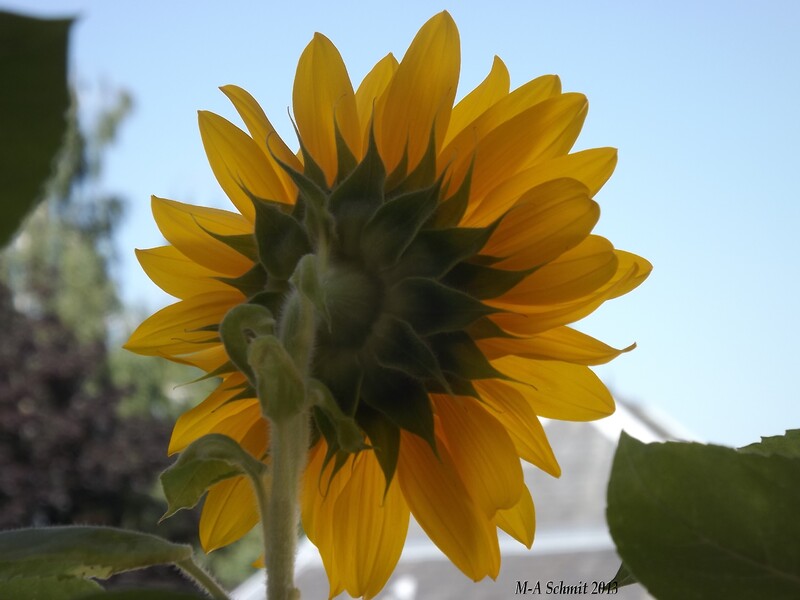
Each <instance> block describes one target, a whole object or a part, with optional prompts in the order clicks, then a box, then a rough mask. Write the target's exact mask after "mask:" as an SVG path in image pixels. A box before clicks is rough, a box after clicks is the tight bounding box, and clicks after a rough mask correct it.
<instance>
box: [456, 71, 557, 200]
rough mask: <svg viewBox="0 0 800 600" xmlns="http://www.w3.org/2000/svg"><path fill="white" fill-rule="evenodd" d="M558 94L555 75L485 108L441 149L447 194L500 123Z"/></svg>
mask: <svg viewBox="0 0 800 600" xmlns="http://www.w3.org/2000/svg"><path fill="white" fill-rule="evenodd" d="M559 94H561V81H560V80H559V79H558V77H557V76H555V75H543V76H542V77H537V78H536V79H534V80H532V81H529V82H528V83H526V84H524V85H522V86H520V87H519V88H517V89H516V90H514V91H513V92H511V93H510V94H508V95H506V96H504V97H502V98H501V99H499V100H498V101H497V102H495V103H494V104H493V105H492V106H490V107H488V108H487V109H486V110H485V111H484V112H483V113H482V114H481V115H480V116H479V117H478V118H476V119H474V120H473V121H472V123H470V124H469V126H467V127H464V128H463V129H462V130H461V131H460V132H459V133H458V134H456V135H454V136H453V138H452V139H451V140H450V141H449V142H448V143H447V145H446V146H444V147H443V149H442V157H443V160H442V166H444V165H449V170H450V174H451V181H450V183H449V188H448V191H449V192H452V191H455V190H456V189H458V186H459V185H460V184H461V181H462V180H463V177H464V175H465V174H466V172H467V169H468V168H469V166H470V164H471V163H472V159H473V155H474V154H475V148H476V146H477V145H478V144H479V143H480V142H481V140H483V139H484V138H485V137H486V136H487V135H488V134H490V133H491V132H492V131H494V130H495V129H497V128H498V127H499V126H500V125H502V124H503V123H506V122H507V121H509V120H510V119H512V118H514V117H516V116H517V115H519V114H520V113H523V112H525V111H527V110H528V109H530V108H531V107H532V106H535V105H536V104H539V103H540V102H543V101H545V100H547V99H548V98H553V97H555V96H558V95H559Z"/></svg>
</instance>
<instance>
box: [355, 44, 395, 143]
mask: <svg viewBox="0 0 800 600" xmlns="http://www.w3.org/2000/svg"><path fill="white" fill-rule="evenodd" d="M397 65H398V63H397V59H396V58H395V57H394V55H393V54H391V53H389V54H387V55H386V56H384V57H383V58H382V59H381V60H379V61H378V62H377V64H376V65H375V66H374V67H372V70H371V71H370V72H369V73H367V75H366V76H365V77H364V79H363V81H362V82H361V85H359V86H358V90H356V110H357V111H358V121H359V124H360V126H361V140H362V147H363V148H366V147H367V143H368V141H369V127H370V123H371V122H372V111H373V109H374V107H375V102H376V101H377V100H378V98H380V97H381V96H382V95H383V93H384V91H386V88H388V87H389V84H390V83H391V81H392V77H394V74H395V72H396V71H397Z"/></svg>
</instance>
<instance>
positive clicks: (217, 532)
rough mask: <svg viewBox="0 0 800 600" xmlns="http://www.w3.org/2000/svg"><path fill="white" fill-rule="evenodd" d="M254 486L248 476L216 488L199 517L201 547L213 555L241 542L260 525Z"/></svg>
mask: <svg viewBox="0 0 800 600" xmlns="http://www.w3.org/2000/svg"><path fill="white" fill-rule="evenodd" d="M258 519H259V517H258V509H257V507H256V499H255V496H254V494H253V486H252V485H251V483H250V480H249V479H248V478H247V477H244V476H242V477H234V478H232V479H226V480H225V481H221V482H220V483H217V484H216V485H214V486H213V487H212V488H211V489H210V490H209V491H208V495H207V496H206V500H205V503H204V504H203V512H202V514H201V515H200V544H201V545H202V546H203V550H205V551H206V552H211V551H212V550H216V549H217V548H222V547H223V546H227V545H228V544H231V543H233V542H235V541H236V540H238V539H239V538H240V537H242V536H243V535H244V534H246V533H247V532H248V531H250V530H251V529H252V528H253V527H255V526H256V524H257V523H258Z"/></svg>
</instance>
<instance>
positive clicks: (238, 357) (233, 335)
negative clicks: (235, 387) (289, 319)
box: [219, 304, 275, 383]
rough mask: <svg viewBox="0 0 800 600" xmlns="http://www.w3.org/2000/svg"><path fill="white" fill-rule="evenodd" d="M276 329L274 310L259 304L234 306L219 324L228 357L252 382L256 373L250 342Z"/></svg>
mask: <svg viewBox="0 0 800 600" xmlns="http://www.w3.org/2000/svg"><path fill="white" fill-rule="evenodd" d="M274 329H275V319H274V318H273V316H272V312H271V311H270V310H269V309H267V308H264V307H263V306H261V305H258V304H238V305H237V306H234V307H233V308H232V309H230V310H229V311H228V312H227V313H226V314H225V316H224V317H223V318H222V321H221V322H220V324H219V330H220V337H221V339H222V345H223V347H224V348H225V352H226V353H227V354H228V358H230V359H231V362H233V364H234V365H236V368H237V369H239V370H240V371H241V372H242V373H244V375H245V376H246V377H247V379H248V381H250V382H251V383H255V373H254V372H253V370H252V368H251V367H250V363H249V362H248V354H249V345H250V342H251V340H253V339H254V338H256V337H259V336H263V335H270V334H271V333H272V332H273V331H274Z"/></svg>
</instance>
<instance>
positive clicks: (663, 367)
mask: <svg viewBox="0 0 800 600" xmlns="http://www.w3.org/2000/svg"><path fill="white" fill-rule="evenodd" d="M3 6H4V8H6V9H13V10H18V11H25V12H29V13H35V14H38V15H42V16H44V15H49V16H63V15H69V14H79V15H81V18H80V21H79V22H78V24H77V25H76V27H75V28H74V30H73V39H72V49H71V74H72V78H73V80H74V81H75V82H76V83H77V84H78V86H79V88H80V89H81V91H82V97H83V98H84V99H85V100H87V101H89V102H91V101H92V100H93V99H94V100H96V98H97V90H98V89H99V88H100V87H102V86H101V85H100V84H103V85H105V86H106V87H108V88H114V87H125V88H127V89H128V90H130V91H131V92H132V93H133V95H134V99H135V102H136V109H135V113H134V114H133V116H132V117H131V118H130V119H128V121H127V122H126V124H125V126H124V131H123V132H122V136H121V139H120V141H119V143H118V144H117V145H116V146H115V147H114V148H113V150H112V151H111V152H110V154H109V158H108V163H107V168H106V174H105V177H104V180H103V186H104V187H105V188H106V189H108V190H111V191H116V192H119V193H121V194H123V195H124V196H125V197H126V198H127V199H128V200H129V204H130V210H129V215H128V219H127V221H126V223H125V224H124V226H123V228H122V232H121V236H120V239H119V248H120V251H121V253H122V255H123V260H122V265H121V271H120V274H119V278H120V281H121V284H122V289H123V292H124V296H125V298H126V299H127V300H128V301H130V302H140V303H146V304H148V305H150V306H156V305H163V304H164V303H166V301H167V298H166V297H164V296H163V295H160V294H159V293H158V292H157V291H156V288H155V286H154V285H152V284H151V283H150V282H149V280H147V279H146V277H144V275H143V274H141V273H140V271H139V269H138V266H137V265H136V262H135V259H134V257H133V248H134V247H149V246H153V245H158V244H159V243H161V238H160V236H159V234H158V232H157V229H156V227H155V225H154V223H153V222H152V220H151V218H150V215H149V196H150V194H158V195H160V196H165V197H169V198H174V199H178V200H183V201H188V202H193V203H197V204H210V205H216V206H225V200H224V197H223V194H222V192H221V190H220V189H219V188H218V186H217V184H216V182H215V180H214V178H213V176H212V174H211V171H210V169H209V167H208V163H207V162H206V159H205V156H204V154H203V149H202V145H201V143H200V136H199V134H198V131H197V122H196V111H197V110H198V109H209V110H212V111H214V112H217V113H220V114H222V115H224V116H227V117H229V118H233V117H234V116H235V113H234V111H233V110H232V108H231V107H230V106H229V104H228V102H227V100H226V99H225V97H224V96H223V95H222V93H221V92H219V91H218V90H217V87H218V86H220V85H223V84H227V83H235V84H238V85H240V86H242V87H244V88H246V89H248V90H249V91H250V92H251V93H252V94H253V95H254V96H255V97H256V98H257V99H259V100H260V102H261V103H262V106H263V107H264V108H265V110H266V111H267V114H268V115H270V117H271V119H272V121H273V123H274V124H275V125H276V127H278V129H279V131H280V132H281V133H282V134H283V135H284V137H285V139H287V140H291V139H293V138H292V135H291V125H290V122H289V119H288V116H287V107H288V106H290V105H291V85H292V79H293V75H294V68H295V66H296V64H297V59H298V57H299V55H300V52H301V51H302V49H303V47H304V46H305V45H306V44H307V43H308V41H309V40H310V39H311V37H312V35H313V33H314V32H315V31H321V32H323V33H324V34H326V35H327V36H328V37H329V38H331V39H332V40H333V42H334V43H335V44H336V45H337V47H338V48H339V50H340V51H341V53H342V55H343V56H344V59H345V62H346V63H347V65H348V68H349V70H350V75H351V77H352V79H353V80H354V81H355V82H358V81H360V79H361V77H362V76H363V75H364V74H365V73H366V72H367V70H368V69H369V68H370V67H371V65H372V64H374V62H376V61H377V60H378V59H379V58H381V57H382V56H383V55H384V54H385V53H387V52H389V51H392V52H394V53H395V54H396V55H397V56H398V57H400V56H402V54H403V52H404V51H405V48H406V47H407V45H408V43H409V42H410V41H411V39H412V37H413V35H414V33H415V32H416V31H417V29H418V28H419V27H420V26H421V25H422V23H423V22H424V21H425V20H427V19H428V18H429V17H430V16H431V15H433V14H434V13H435V12H438V11H439V10H441V9H447V10H449V11H450V12H451V14H452V15H453V17H454V18H455V20H456V22H457V24H458V26H459V29H460V32H461V43H462V77H461V85H460V90H459V92H460V93H459V95H463V94H464V93H465V92H466V91H469V90H470V89H471V88H472V87H473V86H474V85H475V84H477V83H478V82H479V81H480V80H481V79H482V78H483V77H484V75H485V73H486V72H487V71H488V69H489V66H490V65H491V61H492V56H493V55H494V54H497V55H499V56H500V57H502V58H503V59H504V60H505V62H506V64H507V65H508V67H509V70H510V72H511V77H512V85H519V84H522V83H524V82H525V81H527V80H529V79H532V78H533V77H535V76H537V75H540V74H544V73H557V74H559V75H560V76H561V78H562V81H563V85H564V89H565V90H571V91H580V92H583V93H585V94H586V95H587V96H588V98H589V102H590V107H591V108H590V112H589V117H588V119H587V122H586V125H585V128H584V132H583V134H582V136H581V138H580V139H579V141H578V147H579V148H589V147H595V146H615V147H617V148H619V151H620V162H619V166H618V168H617V172H616V174H615V175H614V177H613V178H612V179H611V181H610V182H609V184H607V185H606V187H605V188H604V189H603V190H602V192H601V193H600V195H599V196H598V198H597V199H598V201H599V202H600V204H601V206H602V210H603V214H602V217H601V220H600V224H599V226H598V230H597V231H598V232H599V233H601V234H602V235H606V236H607V237H609V238H610V239H611V240H612V241H613V242H614V244H615V245H616V246H617V247H620V248H623V249H627V250H631V251H634V252H636V253H639V254H641V255H643V256H645V257H647V258H648V259H650V260H651V261H652V262H653V264H654V265H655V270H654V272H653V275H652V276H651V278H650V280H648V281H647V282H646V283H645V284H644V285H643V286H642V287H641V288H639V290H637V291H636V292H634V293H632V294H630V295H629V296H627V297H625V298H622V299H619V300H616V301H613V302H611V303H608V304H607V305H605V306H603V307H602V308H601V309H600V310H599V311H598V313H597V314H596V315H594V316H592V317H590V318H588V319H587V320H586V321H585V322H584V323H583V324H582V325H580V326H579V328H581V329H583V330H584V331H587V332H588V333H591V334H593V335H596V336H597V337H600V338H601V339H603V340H605V341H607V342H609V343H612V344H616V345H621V346H624V345H628V344H629V343H631V342H633V341H636V342H637V343H638V344H639V347H638V349H636V350H635V351H634V352H632V353H629V354H627V355H624V356H622V357H620V358H619V359H617V360H616V361H614V362H613V363H612V364H611V365H609V366H607V367H603V368H601V369H599V370H598V371H599V373H600V375H601V376H602V377H603V378H604V379H605V380H606V382H607V383H609V384H610V386H611V387H612V389H613V390H614V391H615V392H616V393H617V394H618V395H620V396H621V397H623V398H628V399H632V400H635V401H639V402H641V403H645V404H648V405H651V406H655V407H656V408H658V409H659V410H660V411H661V412H663V413H666V414H668V415H670V416H671V417H673V418H674V419H676V420H678V421H679V422H681V423H682V424H683V425H685V426H686V427H688V428H689V429H690V430H692V431H694V432H695V433H696V434H697V435H698V436H699V437H700V438H702V439H704V440H706V441H713V442H720V443H726V444H731V445H743V444H746V443H749V442H751V441H756V440H757V439H758V437H759V436H760V435H775V434H779V433H782V431H783V430H784V429H787V428H796V427H800V392H798V384H797V383H796V380H795V375H797V374H798V371H800V351H798V337H800V318H798V315H797V311H798V309H800V306H798V291H800V288H799V286H798V275H800V269H798V265H799V264H800V241H799V238H798V235H797V230H798V227H800V202H799V201H798V198H797V196H798V191H797V187H798V186H797V185H796V177H797V173H798V166H797V165H798V158H800V156H799V155H800V153H799V152H798V150H797V141H798V138H800V116H799V115H798V98H800V69H799V68H798V64H800V36H798V33H797V32H798V31H800V4H799V3H797V2H795V1H793V0H783V1H778V0H771V1H770V0H767V1H764V2H755V1H750V2H736V1H731V0H728V1H710V2H709V1H704V2H697V1H689V0H676V1H672V2H640V1H633V0H631V1H627V2H611V1H607V2H603V1H597V0H586V1H583V2H578V1H565V2H543V1H534V0H528V1H522V0H519V1H516V2H511V1H508V0H506V1H503V0H496V1H495V2H492V3H488V2H481V3H479V2H455V1H448V2H439V3H434V2H422V1H419V0H416V1H407V2H404V3H400V2H396V1H395V2H388V1H383V0H376V1H373V2H357V1H355V0H339V1H336V2H330V1H325V2H323V1H305V2H303V1H297V2H291V3H290V2H272V1H269V0H261V1H259V2H245V1H242V0H233V1H228V2H225V3H223V2H202V1H195V2H188V1H177V0H175V1H172V2H163V1H153V0H136V1H132V0H114V1H108V0H96V1H90V0H27V1H11V2H5V3H4V5H3Z"/></svg>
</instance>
